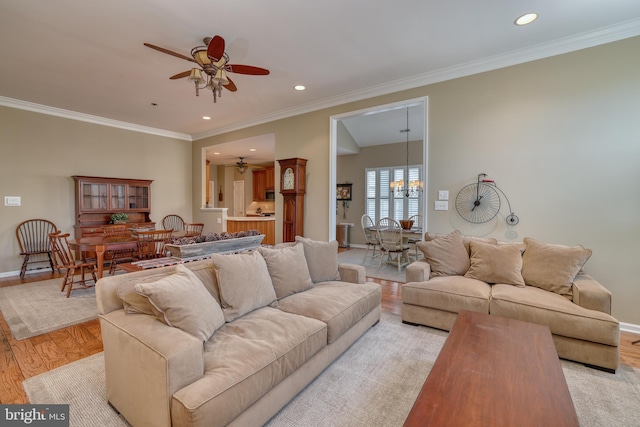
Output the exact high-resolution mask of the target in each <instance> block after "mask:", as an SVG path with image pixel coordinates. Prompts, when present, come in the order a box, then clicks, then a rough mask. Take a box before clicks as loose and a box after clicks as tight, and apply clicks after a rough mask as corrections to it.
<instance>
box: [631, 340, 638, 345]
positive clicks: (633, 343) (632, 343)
mask: <svg viewBox="0 0 640 427" xmlns="http://www.w3.org/2000/svg"><path fill="white" fill-rule="evenodd" d="M639 342H640V340H635V341H631V345H636V344H638V343H639Z"/></svg>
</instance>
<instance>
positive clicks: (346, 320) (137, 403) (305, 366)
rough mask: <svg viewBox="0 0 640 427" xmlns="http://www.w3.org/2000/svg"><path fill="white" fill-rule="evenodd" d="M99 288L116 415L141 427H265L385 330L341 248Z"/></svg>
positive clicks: (247, 257) (162, 272)
mask: <svg viewBox="0 0 640 427" xmlns="http://www.w3.org/2000/svg"><path fill="white" fill-rule="evenodd" d="M297 240H298V242H297V243H296V244H294V245H283V246H281V247H272V248H260V249H258V250H256V251H253V252H251V253H245V254H235V255H213V256H212V258H211V260H210V261H198V262H190V263H185V264H180V265H178V266H174V267H165V268H159V269H152V270H147V271H141V272H137V273H130V274H126V275H119V276H111V277H106V278H103V279H100V280H99V281H98V283H97V285H96V296H97V301H98V311H99V315H100V325H101V329H102V337H103V344H104V356H105V369H106V388H107V399H108V401H109V403H110V404H111V405H112V406H113V407H114V408H115V409H116V410H118V411H119V412H120V413H121V414H122V415H123V416H124V418H125V419H126V420H127V421H128V422H129V423H130V424H131V425H133V426H135V427H138V426H154V427H161V426H208V427H211V426H226V425H232V426H258V425H262V424H264V423H265V422H267V421H268V420H269V419H270V418H271V417H273V415H275V414H276V413H277V412H278V411H279V410H280V409H281V408H282V407H283V406H285V405H286V404H287V403H288V402H289V401H290V400H291V399H292V398H293V397H294V396H295V395H296V394H297V393H298V392H300V391H301V390H302V389H303V388H304V387H305V386H306V385H307V384H308V383H310V382H311V381H312V380H313V379H314V378H315V377H316V376H317V375H319V374H320V373H321V372H322V370H323V369H324V368H326V367H327V366H328V365H329V364H331V362H332V361H333V360H335V359H336V358H337V357H338V356H340V355H341V354H342V353H343V352H344V351H345V350H346V349H347V348H348V347H349V346H350V345H351V344H352V343H353V342H355V341H356V340H357V339H358V338H359V337H360V336H361V335H362V334H364V333H365V332H366V331H367V330H368V329H369V328H370V327H371V326H373V325H375V324H376V323H377V322H378V321H379V319H380V301H381V292H380V287H379V286H378V285H376V284H373V283H365V271H364V267H362V266H356V265H342V264H340V265H339V264H338V258H337V246H338V243H337V242H335V241H334V242H330V243H327V242H315V241H311V240H309V239H304V238H297Z"/></svg>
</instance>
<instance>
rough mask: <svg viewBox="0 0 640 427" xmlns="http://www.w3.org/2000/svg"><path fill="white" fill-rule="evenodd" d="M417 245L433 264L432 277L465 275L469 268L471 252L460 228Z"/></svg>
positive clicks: (431, 264)
mask: <svg viewBox="0 0 640 427" xmlns="http://www.w3.org/2000/svg"><path fill="white" fill-rule="evenodd" d="M416 245H417V246H418V249H420V251H422V253H423V254H424V258H425V260H426V261H427V262H428V263H429V265H430V266H431V277H437V276H456V275H463V274H464V273H466V272H467V270H468V269H469V254H468V253H467V251H466V249H465V248H464V244H463V243H462V235H461V234H460V232H459V231H458V230H455V231H453V232H452V233H449V234H447V235H446V236H442V237H438V238H437V239H433V240H429V241H425V242H418V243H417V244H416Z"/></svg>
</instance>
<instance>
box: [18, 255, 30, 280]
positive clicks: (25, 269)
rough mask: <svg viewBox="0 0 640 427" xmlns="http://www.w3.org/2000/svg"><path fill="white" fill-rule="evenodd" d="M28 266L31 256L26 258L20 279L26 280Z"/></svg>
mask: <svg viewBox="0 0 640 427" xmlns="http://www.w3.org/2000/svg"><path fill="white" fill-rule="evenodd" d="M27 264H29V254H27V255H25V256H24V261H23V262H22V267H21V268H20V278H21V279H24V275H25V274H26V273H27Z"/></svg>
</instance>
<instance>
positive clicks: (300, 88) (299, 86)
mask: <svg viewBox="0 0 640 427" xmlns="http://www.w3.org/2000/svg"><path fill="white" fill-rule="evenodd" d="M293 88H294V89H295V90H305V89H306V87H304V86H303V85H295V86H294V87H293Z"/></svg>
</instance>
